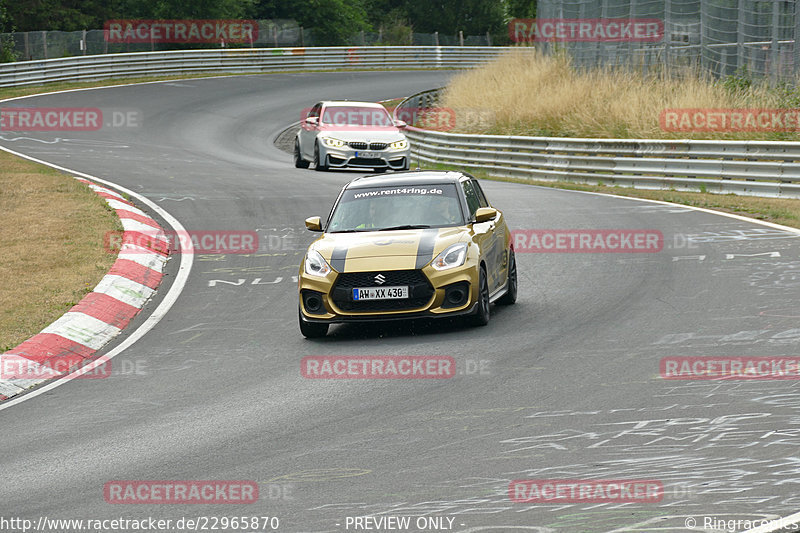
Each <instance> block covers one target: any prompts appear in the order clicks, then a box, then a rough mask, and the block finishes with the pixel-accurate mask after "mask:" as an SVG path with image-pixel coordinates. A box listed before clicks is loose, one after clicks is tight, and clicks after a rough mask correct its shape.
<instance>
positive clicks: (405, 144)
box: [389, 139, 408, 150]
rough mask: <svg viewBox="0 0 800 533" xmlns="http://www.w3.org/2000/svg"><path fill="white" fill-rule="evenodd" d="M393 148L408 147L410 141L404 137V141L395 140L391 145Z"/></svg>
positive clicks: (401, 148)
mask: <svg viewBox="0 0 800 533" xmlns="http://www.w3.org/2000/svg"><path fill="white" fill-rule="evenodd" d="M389 146H390V147H391V148H392V150H403V149H404V148H408V141H407V140H405V139H403V140H402V141H395V142H393V143H392V144H390V145H389Z"/></svg>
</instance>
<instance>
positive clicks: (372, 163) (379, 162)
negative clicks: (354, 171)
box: [350, 157, 386, 167]
mask: <svg viewBox="0 0 800 533" xmlns="http://www.w3.org/2000/svg"><path fill="white" fill-rule="evenodd" d="M350 164H351V165H361V166H364V167H385V166H386V161H384V160H383V159H372V158H369V159H368V158H366V157H354V158H353V159H351V160H350Z"/></svg>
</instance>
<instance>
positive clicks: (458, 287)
mask: <svg viewBox="0 0 800 533" xmlns="http://www.w3.org/2000/svg"><path fill="white" fill-rule="evenodd" d="M468 299H469V283H467V282H466V281H459V282H458V283H453V284H452V285H449V286H447V287H445V289H444V302H443V303H442V307H444V308H451V307H461V306H462V305H464V304H466V303H467V300H468Z"/></svg>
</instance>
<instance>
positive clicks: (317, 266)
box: [305, 250, 331, 278]
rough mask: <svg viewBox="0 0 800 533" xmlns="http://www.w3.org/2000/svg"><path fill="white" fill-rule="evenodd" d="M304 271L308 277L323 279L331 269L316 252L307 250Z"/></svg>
mask: <svg viewBox="0 0 800 533" xmlns="http://www.w3.org/2000/svg"><path fill="white" fill-rule="evenodd" d="M305 270H306V274H308V275H309V276H318V277H321V278H324V277H325V276H327V275H328V274H329V273H330V271H331V267H330V265H329V264H328V262H327V261H325V258H324V257H322V254H320V253H319V252H318V251H316V250H309V251H308V253H307V254H306V261H305Z"/></svg>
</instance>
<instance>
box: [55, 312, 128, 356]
mask: <svg viewBox="0 0 800 533" xmlns="http://www.w3.org/2000/svg"><path fill="white" fill-rule="evenodd" d="M119 332H120V329H119V328H117V327H115V326H112V325H110V324H106V323H105V322H103V321H102V320H98V319H97V318H95V317H93V316H89V315H87V314H85V313H80V312H68V313H65V314H64V316H62V317H61V318H59V319H58V320H56V321H55V322H53V323H52V324H50V325H49V326H47V327H46V328H44V329H43V330H42V333H53V334H55V335H61V336H62V337H65V338H67V339H69V340H71V341H73V342H77V343H78V344H82V345H84V346H88V347H89V348H91V349H93V350H99V349H100V348H102V347H103V346H104V345H105V344H106V343H107V342H108V341H110V340H111V339H113V338H114V337H116V336H117V335H118V334H119Z"/></svg>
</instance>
